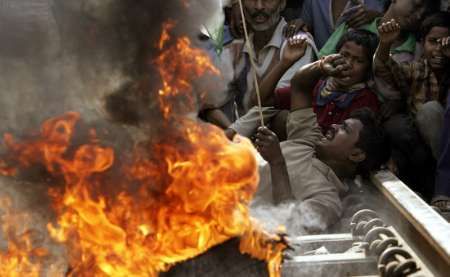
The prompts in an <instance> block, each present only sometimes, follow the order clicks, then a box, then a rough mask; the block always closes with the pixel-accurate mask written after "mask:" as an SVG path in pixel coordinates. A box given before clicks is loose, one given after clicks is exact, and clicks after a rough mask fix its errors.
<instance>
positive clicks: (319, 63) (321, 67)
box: [316, 57, 328, 76]
mask: <svg viewBox="0 0 450 277" xmlns="http://www.w3.org/2000/svg"><path fill="white" fill-rule="evenodd" d="M324 65H325V57H322V58H320V60H318V61H317V65H316V68H317V69H318V70H319V71H320V73H321V74H322V75H323V76H327V75H328V74H327V71H326V70H325V67H324Z"/></svg>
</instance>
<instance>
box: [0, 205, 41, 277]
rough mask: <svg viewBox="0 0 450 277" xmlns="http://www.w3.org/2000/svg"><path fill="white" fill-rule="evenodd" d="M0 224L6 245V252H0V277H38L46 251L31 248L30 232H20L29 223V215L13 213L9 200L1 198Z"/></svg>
mask: <svg viewBox="0 0 450 277" xmlns="http://www.w3.org/2000/svg"><path fill="white" fill-rule="evenodd" d="M0 222H2V231H3V236H4V238H5V239H6V242H7V244H8V245H7V249H6V251H2V250H0V276H8V277H19V276H30V277H34V276H36V277H37V276H39V275H40V273H41V270H42V267H41V264H42V259H43V258H44V257H45V256H46V255H47V250H46V249H44V248H40V247H34V246H33V243H32V236H31V235H32V231H30V230H25V231H20V229H23V226H24V224H26V223H27V222H29V215H28V214H26V213H20V212H17V211H15V210H14V209H13V207H12V202H11V199H10V198H1V199H0ZM21 227H22V228H21Z"/></svg>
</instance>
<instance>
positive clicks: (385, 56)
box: [374, 42, 392, 67]
mask: <svg viewBox="0 0 450 277" xmlns="http://www.w3.org/2000/svg"><path fill="white" fill-rule="evenodd" d="M391 46H392V44H391V43H383V42H380V43H379V44H378V47H377V50H376V52H375V58H374V61H375V67H377V65H385V64H386V62H387V61H388V60H389V59H390V53H391Z"/></svg>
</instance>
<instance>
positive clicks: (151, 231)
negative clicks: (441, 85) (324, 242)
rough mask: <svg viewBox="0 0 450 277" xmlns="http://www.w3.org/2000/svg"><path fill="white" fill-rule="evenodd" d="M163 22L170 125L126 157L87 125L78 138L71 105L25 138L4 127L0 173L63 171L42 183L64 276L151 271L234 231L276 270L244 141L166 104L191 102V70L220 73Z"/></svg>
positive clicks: (245, 247)
mask: <svg viewBox="0 0 450 277" xmlns="http://www.w3.org/2000/svg"><path fill="white" fill-rule="evenodd" d="M165 26H166V28H168V29H170V28H172V27H171V24H170V23H169V24H166V25H165ZM168 29H164V30H166V31H164V30H163V34H162V37H161V41H160V44H159V45H160V46H161V50H162V52H161V55H160V56H159V57H158V58H157V59H156V60H155V64H156V65H157V66H158V70H159V72H160V74H161V79H162V88H161V90H160V91H159V95H160V97H159V101H160V104H161V110H162V112H163V116H164V118H165V119H166V121H165V122H164V124H166V126H167V128H166V129H169V128H170V132H169V131H167V132H166V136H162V139H161V141H160V142H159V143H154V142H147V143H141V144H140V145H138V146H137V147H136V149H135V151H134V153H133V154H132V156H131V157H130V158H129V159H125V160H120V161H117V158H118V157H126V156H125V155H122V153H118V152H117V151H115V150H114V149H112V148H110V147H104V146H102V145H100V142H99V140H98V139H97V138H96V136H95V131H93V130H91V131H90V139H89V141H88V142H86V143H85V144H82V145H81V146H76V144H75V143H74V142H73V140H74V133H75V128H76V126H77V124H78V122H79V118H80V116H79V114H77V113H73V112H69V113H66V114H64V115H62V116H59V117H55V118H52V119H50V120H47V121H46V122H44V124H43V125H42V128H41V131H40V134H39V135H38V136H36V137H34V138H32V139H30V140H28V141H26V142H16V141H15V140H14V139H13V137H12V136H11V135H6V136H5V143H6V145H7V147H8V149H9V151H10V155H8V156H7V158H6V159H4V160H2V161H0V173H1V174H4V175H13V174H15V173H17V172H18V168H20V167H30V166H33V165H34V164H43V165H44V166H45V168H46V169H47V171H48V172H50V173H51V174H53V175H54V176H56V177H60V178H62V180H63V181H64V184H65V188H64V190H58V189H52V190H50V191H49V195H50V196H51V197H52V199H53V207H54V209H55V212H56V214H57V218H58V219H57V224H48V231H49V233H50V235H51V236H52V237H53V238H54V239H55V240H57V241H59V242H62V243H65V244H66V245H67V246H68V251H69V256H70V261H69V263H70V265H71V270H70V272H69V273H68V275H69V276H157V274H158V272H162V271H166V270H168V269H169V268H170V267H171V266H172V265H174V264H175V263H177V262H181V261H184V260H186V259H189V258H193V257H195V256H197V255H199V254H201V253H204V252H205V251H207V250H208V249H209V248H211V247H212V246H215V245H217V244H220V243H222V242H224V241H226V240H228V239H230V238H233V237H242V239H241V251H242V252H243V253H249V254H250V255H252V256H253V257H256V258H258V259H264V260H267V261H268V262H269V272H270V274H271V276H279V267H280V263H281V253H282V250H283V249H284V247H285V246H284V244H283V243H275V242H274V240H273V238H274V237H273V236H269V235H267V234H265V233H263V232H260V231H258V228H257V227H256V225H255V224H253V222H252V220H251V219H250V216H249V210H248V204H249V202H250V200H251V198H252V195H253V194H254V192H255V191H256V188H257V183H258V175H257V164H256V160H255V158H254V154H253V148H252V146H251V144H250V142H249V141H247V140H245V139H242V140H241V142H240V143H231V142H229V141H228V139H227V138H226V137H225V135H224V134H223V131H222V130H220V129H218V128H216V127H214V126H211V125H208V124H201V123H199V122H197V121H195V120H191V119H186V118H184V117H180V116H178V117H177V115H176V114H174V113H173V107H174V102H175V101H179V99H180V97H185V96H186V97H187V99H188V100H189V101H191V102H189V105H193V101H194V100H195V97H194V96H193V95H192V90H193V88H192V85H191V83H192V82H193V81H194V80H195V79H196V78H198V77H200V76H202V75H204V74H205V73H213V74H218V73H219V72H218V71H217V69H215V68H214V67H213V66H212V64H211V63H210V61H209V59H208V58H207V56H206V54H205V53H203V52H202V51H201V50H197V49H193V48H192V47H191V44H190V41H189V40H188V39H187V38H185V37H182V38H179V39H177V40H176V42H175V43H174V44H173V45H172V46H168V45H169V43H170V36H169V35H168V31H167V30H168ZM162 131H164V130H162ZM112 167H114V170H113V169H112ZM113 171H114V172H113ZM113 173H114V174H113ZM111 176H114V177H111ZM267 241H271V243H267Z"/></svg>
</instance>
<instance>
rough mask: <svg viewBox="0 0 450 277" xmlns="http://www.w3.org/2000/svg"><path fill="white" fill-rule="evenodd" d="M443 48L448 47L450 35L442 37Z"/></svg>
mask: <svg viewBox="0 0 450 277" xmlns="http://www.w3.org/2000/svg"><path fill="white" fill-rule="evenodd" d="M441 45H442V48H447V47H449V45H450V37H445V38H442V39H441Z"/></svg>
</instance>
